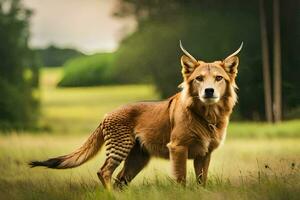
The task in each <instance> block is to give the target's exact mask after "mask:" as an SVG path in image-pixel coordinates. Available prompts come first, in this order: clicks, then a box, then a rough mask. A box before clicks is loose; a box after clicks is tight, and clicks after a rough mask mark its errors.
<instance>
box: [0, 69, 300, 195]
mask: <svg viewBox="0 0 300 200" xmlns="http://www.w3.org/2000/svg"><path fill="white" fill-rule="evenodd" d="M60 73H61V72H60V70H59V69H46V70H44V71H43V75H42V77H43V79H42V88H41V95H42V100H43V101H42V114H43V117H42V119H41V124H42V125H43V126H44V127H48V128H45V131H41V132H40V133H30V132H27V133H11V134H6V135H0V171H1V176H0V199H124V200H125V199H298V198H299V196H300V173H299V172H300V157H299V155H300V145H299V143H300V137H299V133H300V132H299V124H300V121H299V120H295V121H289V122H284V123H281V124H279V125H276V126H272V125H268V124H264V123H237V122H235V123H231V124H230V127H229V130H228V140H227V141H226V142H225V144H224V146H222V147H220V148H219V149H217V150H216V151H215V152H214V153H213V157H212V162H211V166H210V171H209V182H208V185H207V187H206V188H203V187H200V186H198V185H197V184H196V183H195V180H194V175H193V167H192V161H188V184H187V186H186V187H185V188H184V187H181V186H179V185H177V184H175V183H174V182H173V181H172V179H171V178H170V177H171V174H170V163H169V162H168V161H166V160H161V159H156V158H154V159H152V160H151V162H150V164H149V165H148V166H147V167H146V169H145V170H143V171H142V172H141V174H139V175H138V176H137V177H136V179H134V181H133V182H132V184H131V185H130V186H129V187H128V188H126V189H125V190H124V191H122V192H120V191H113V192H108V191H105V190H104V189H103V188H102V187H101V186H100V184H99V181H98V179H97V176H96V172H97V170H98V169H99V168H100V166H101V165H102V164H103V161H104V151H101V152H100V153H99V155H97V156H96V158H94V159H93V160H92V161H90V162H88V163H87V164H85V165H83V166H80V167H78V168H75V169H69V170H50V169H43V168H34V169H30V168H28V166H27V162H28V161H29V160H32V159H45V158H48V157H52V156H57V155H63V154H66V153H69V152H71V151H72V150H74V149H75V148H76V147H78V146H80V144H82V142H83V141H84V140H85V139H86V138H87V137H88V135H89V133H90V132H91V131H92V130H93V129H94V128H95V127H96V126H97V124H98V123H99V121H100V120H101V118H102V116H103V114H104V113H106V112H109V111H111V110H112V109H113V108H114V107H117V106H120V105H121V104H126V103H128V102H133V101H138V100H143V99H157V98H158V96H157V95H156V92H155V90H154V88H153V87H152V86H146V85H142V86H134V85H131V86H130V85H129V86H120V87H93V88H84V89H83V88H76V89H66V88H63V89H57V88H55V87H54V85H55V84H56V83H57V81H58V80H59V75H60ZM285 136H287V137H285ZM120 168H121V167H120ZM120 168H119V169H118V170H120ZM116 173H117V172H116Z"/></svg>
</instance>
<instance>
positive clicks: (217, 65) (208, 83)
mask: <svg viewBox="0 0 300 200" xmlns="http://www.w3.org/2000/svg"><path fill="white" fill-rule="evenodd" d="M242 46H243V43H242V44H241V46H240V48H239V49H238V50H237V51H235V52H234V53H232V54H231V55H229V56H228V57H227V58H225V59H224V60H222V61H214V62H210V63H208V62H204V61H201V60H197V59H195V58H194V57H193V56H192V55H191V54H190V53H188V52H187V51H186V50H185V49H184V48H183V46H182V44H181V42H180V48H181V50H182V51H183V53H184V55H183V56H182V57H181V65H182V75H183V78H184V82H183V84H182V86H183V87H184V89H186V90H189V91H188V93H189V96H191V97H192V98H193V99H194V100H195V99H199V100H200V101H201V102H202V103H204V104H206V105H211V104H215V103H218V102H219V101H220V100H221V99H222V97H224V96H226V95H228V93H232V90H234V88H236V84H235V78H236V75H237V72H238V70H237V67H238V65H239V58H238V57H237V54H238V53H239V52H240V50H241V49H242ZM233 93H234V91H233Z"/></svg>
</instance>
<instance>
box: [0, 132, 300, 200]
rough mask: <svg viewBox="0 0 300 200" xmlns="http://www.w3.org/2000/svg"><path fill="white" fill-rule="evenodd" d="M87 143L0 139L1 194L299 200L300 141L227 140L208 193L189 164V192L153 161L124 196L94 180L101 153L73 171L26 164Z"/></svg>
mask: <svg viewBox="0 0 300 200" xmlns="http://www.w3.org/2000/svg"><path fill="white" fill-rule="evenodd" d="M85 138H86V137H84V136H81V135H77V136H72V135H66V136H63V135H55V136H54V137H53V136H51V135H49V134H42V135H32V134H22V135H19V134H12V135H5V136H0V152H1V153H0V163H1V165H0V170H1V172H2V173H1V176H0V188H1V189H0V195H4V194H5V195H8V197H11V198H17V199H24V198H25V199H31V198H34V199H41V198H43V199H44V198H45V199H74V198H75V199H81V198H87V199H95V198H101V199H160V198H163V199H174V198H175V199H190V198H197V196H198V197H200V196H202V197H203V198H205V199H211V198H221V197H223V196H224V197H227V198H226V199H231V198H233V197H240V198H242V199H252V198H251V195H255V197H256V198H258V199H264V198H262V197H266V196H264V195H267V196H268V197H272V196H274V195H277V196H278V195H279V197H280V195H281V197H282V196H283V195H285V193H287V192H289V193H290V194H289V195H290V196H291V197H293V198H295V197H297V196H296V195H297V194H299V189H300V187H299V184H300V177H299V163H300V159H299V153H300V146H299V145H298V144H299V142H300V139H272V140H266V139H231V140H228V141H226V143H225V144H224V146H222V147H221V148H219V149H218V150H216V151H215V152H214V154H213V157H212V162H211V167H210V173H209V182H208V186H207V188H202V187H199V186H197V185H196V183H195V179H194V173H193V167H192V162H191V161H188V184H187V187H186V188H182V187H180V186H178V185H176V184H175V183H174V182H173V181H172V179H171V178H170V177H171V173H170V169H171V167H170V163H169V161H167V160H161V159H155V158H154V159H152V160H151V162H150V164H149V165H148V166H147V167H146V169H145V170H143V171H142V173H140V174H139V175H138V176H137V177H136V179H135V180H134V181H133V182H132V184H131V185H130V186H129V187H128V188H127V189H126V190H125V191H124V192H118V191H115V192H113V193H111V194H110V193H108V192H106V191H104V190H103V188H102V187H101V185H100V182H99V181H98V179H97V175H96V172H97V170H98V169H99V168H100V166H101V165H102V164H103V162H104V151H103V150H102V151H101V153H100V154H99V155H98V156H96V157H95V158H94V159H93V160H92V161H90V162H88V163H87V164H85V165H83V166H80V167H78V168H75V169H69V170H51V169H44V168H34V169H30V168H29V167H28V166H27V165H26V164H27V162H28V161H29V160H32V159H44V158H48V157H52V156H57V155H63V154H65V153H68V152H70V151H72V150H73V149H75V148H76V147H78V146H80V144H81V143H82V142H83V141H84V140H85ZM120 168H121V167H120ZM120 168H119V169H118V170H120ZM116 173H117V172H116ZM115 175H116V174H115ZM272 190H274V191H273V192H271V191H272ZM7 191H9V194H7ZM297 191H298V193H297ZM291 192H293V193H291ZM145 194H146V195H145ZM275 199H276V198H275ZM279 199H280V198H279Z"/></svg>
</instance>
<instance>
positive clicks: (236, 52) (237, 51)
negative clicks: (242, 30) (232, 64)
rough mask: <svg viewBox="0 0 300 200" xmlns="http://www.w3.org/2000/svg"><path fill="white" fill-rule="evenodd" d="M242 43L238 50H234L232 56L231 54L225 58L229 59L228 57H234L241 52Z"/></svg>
mask: <svg viewBox="0 0 300 200" xmlns="http://www.w3.org/2000/svg"><path fill="white" fill-rule="evenodd" d="M243 44H244V43H243V42H242V44H241V45H240V47H239V48H238V50H236V51H235V52H234V53H233V54H231V55H230V56H227V58H230V57H232V56H235V55H236V54H238V53H239V52H240V51H241V50H242V48H243ZM227 58H225V60H226V59H227Z"/></svg>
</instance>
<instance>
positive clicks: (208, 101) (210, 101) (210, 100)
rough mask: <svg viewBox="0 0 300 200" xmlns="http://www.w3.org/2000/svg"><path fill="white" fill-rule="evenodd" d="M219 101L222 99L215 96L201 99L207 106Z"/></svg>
mask: <svg viewBox="0 0 300 200" xmlns="http://www.w3.org/2000/svg"><path fill="white" fill-rule="evenodd" d="M219 99H220V98H219V97H215V96H213V97H206V96H204V97H200V100H201V101H202V102H203V103H205V104H214V103H217V102H218V101H219Z"/></svg>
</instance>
